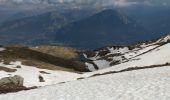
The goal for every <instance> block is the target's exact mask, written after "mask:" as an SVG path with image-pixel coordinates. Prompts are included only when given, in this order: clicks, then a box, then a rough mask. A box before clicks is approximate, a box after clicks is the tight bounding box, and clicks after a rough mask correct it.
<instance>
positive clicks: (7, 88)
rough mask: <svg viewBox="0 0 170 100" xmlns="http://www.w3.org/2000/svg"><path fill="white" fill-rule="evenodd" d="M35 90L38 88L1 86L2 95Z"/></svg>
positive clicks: (0, 92) (11, 85)
mask: <svg viewBox="0 0 170 100" xmlns="http://www.w3.org/2000/svg"><path fill="white" fill-rule="evenodd" d="M35 88H37V87H30V88H27V87H24V86H16V85H13V84H10V83H9V84H6V85H3V86H0V94H2V93H11V92H19V91H22V90H31V89H35Z"/></svg>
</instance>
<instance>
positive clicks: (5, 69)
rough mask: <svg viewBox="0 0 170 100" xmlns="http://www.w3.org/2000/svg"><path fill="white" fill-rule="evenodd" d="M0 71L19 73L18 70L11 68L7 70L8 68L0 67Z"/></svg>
mask: <svg viewBox="0 0 170 100" xmlns="http://www.w3.org/2000/svg"><path fill="white" fill-rule="evenodd" d="M0 71H5V72H15V71H17V70H16V69H11V68H6V67H2V66H0Z"/></svg>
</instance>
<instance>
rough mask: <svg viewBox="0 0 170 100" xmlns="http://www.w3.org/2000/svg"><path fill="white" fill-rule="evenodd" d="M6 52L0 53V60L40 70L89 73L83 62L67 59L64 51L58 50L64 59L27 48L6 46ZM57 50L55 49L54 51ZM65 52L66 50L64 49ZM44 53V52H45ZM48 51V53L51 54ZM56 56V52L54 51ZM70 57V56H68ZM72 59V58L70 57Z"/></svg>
mask: <svg viewBox="0 0 170 100" xmlns="http://www.w3.org/2000/svg"><path fill="white" fill-rule="evenodd" d="M5 48H6V50H5V51H3V52H0V55H1V57H0V59H1V60H5V61H8V62H9V61H17V60H19V61H22V62H23V64H24V65H29V66H34V65H35V67H37V68H42V69H49V70H67V71H80V72H85V71H89V70H88V69H87V68H86V66H85V64H84V63H83V62H80V61H78V60H77V59H68V58H69V57H71V56H69V57H68V55H69V53H66V54H63V53H61V51H62V52H65V51H64V50H60V53H61V54H62V55H65V56H66V55H67V57H66V58H63V57H64V56H63V57H58V56H56V55H55V53H54V55H52V54H48V53H43V52H40V51H38V50H32V49H29V48H27V47H18V46H17V47H15V46H14V47H13V46H12V47H11V46H6V47H5ZM55 50H57V49H55ZM66 50H67V49H66ZM45 51H46V50H45ZM52 52H53V50H52V51H50V53H52ZM55 52H56V54H57V52H58V51H55ZM60 53H59V54H60ZM70 55H71V54H70ZM72 57H73V56H72Z"/></svg>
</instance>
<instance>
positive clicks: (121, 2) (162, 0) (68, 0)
mask: <svg viewBox="0 0 170 100" xmlns="http://www.w3.org/2000/svg"><path fill="white" fill-rule="evenodd" d="M0 4H1V5H22V4H27V5H30V4H34V5H38V4H43V5H58V4H75V5H83V4H89V5H114V6H118V7H126V6H132V5H137V4H146V5H168V4H170V0H0Z"/></svg>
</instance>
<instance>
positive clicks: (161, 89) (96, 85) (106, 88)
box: [0, 36, 170, 100]
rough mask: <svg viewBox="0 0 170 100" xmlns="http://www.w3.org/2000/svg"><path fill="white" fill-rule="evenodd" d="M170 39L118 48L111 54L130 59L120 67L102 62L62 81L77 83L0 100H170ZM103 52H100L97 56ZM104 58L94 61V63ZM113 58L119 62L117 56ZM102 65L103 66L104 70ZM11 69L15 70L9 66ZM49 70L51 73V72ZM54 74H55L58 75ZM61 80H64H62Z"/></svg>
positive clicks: (0, 96) (43, 88) (124, 60)
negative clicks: (87, 70)
mask: <svg viewBox="0 0 170 100" xmlns="http://www.w3.org/2000/svg"><path fill="white" fill-rule="evenodd" d="M169 37H170V36H165V37H162V38H160V39H157V40H154V41H148V42H143V43H140V44H136V45H133V46H131V48H130V49H128V47H124V49H121V48H122V47H121V48H120V46H119V47H118V46H117V48H120V49H115V50H113V49H112V52H111V53H112V54H113V55H114V54H115V55H118V54H117V53H119V55H123V56H125V58H126V59H123V60H120V62H119V63H118V64H116V65H111V66H108V67H107V66H105V65H107V63H105V64H103V63H100V64H98V68H100V70H99V69H98V70H97V71H93V72H87V73H83V74H76V75H75V76H74V74H73V73H68V74H66V73H63V74H61V73H60V74H61V75H62V78H64V77H66V76H67V75H69V77H68V78H69V79H72V80H74V81H71V80H69V82H66V80H63V81H64V82H62V83H59V84H55V85H51V86H46V87H40V88H37V89H33V90H28V91H21V92H16V93H10V94H1V95H0V99H3V100H4V99H7V100H13V98H15V100H22V99H23V97H24V98H25V99H26V100H30V99H31V100H40V99H42V98H43V99H45V100H53V99H54V98H58V99H59V100H60V99H61V100H92V99H93V100H106V99H107V100H118V99H119V100H124V99H126V100H133V99H139V98H140V99H146V100H160V99H162V98H164V99H165V100H168V99H169V95H170V94H169V93H170V91H169V87H170V84H169V80H170V78H169V76H170V74H169V71H170V59H169V58H170V54H169V50H170V42H169V41H170V38H169ZM112 48H113V47H112ZM2 50H4V49H1V51H2ZM94 53H95V52H94ZM99 53H100V52H99V51H98V53H97V54H99ZM111 53H110V54H111ZM84 55H85V54H84ZM108 55H109V54H108ZM100 56H101V55H100ZM100 56H95V57H93V58H90V59H93V60H94V59H96V58H97V57H98V58H99V57H100ZM104 56H105V55H104ZM86 57H87V55H86ZM105 57H106V56H105ZM110 58H113V60H117V59H115V57H110ZM99 59H100V58H99ZM99 65H103V66H102V68H103V69H102V68H101V67H100V66H99ZM5 67H7V66H5ZM25 67H26V66H25ZM7 68H11V67H10V66H8V67H7ZM89 68H90V69H92V66H89ZM93 69H94V68H93ZM41 70H42V69H41ZM45 71H46V72H49V71H48V70H45ZM51 73H53V74H54V72H51ZM56 73H59V72H58V71H57V72H56ZM43 76H44V75H43ZM51 80H53V79H51ZM57 80H60V78H58V79H57ZM68 90H69V91H68ZM32 97H34V98H32Z"/></svg>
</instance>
